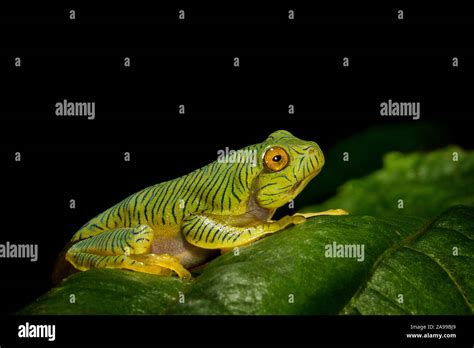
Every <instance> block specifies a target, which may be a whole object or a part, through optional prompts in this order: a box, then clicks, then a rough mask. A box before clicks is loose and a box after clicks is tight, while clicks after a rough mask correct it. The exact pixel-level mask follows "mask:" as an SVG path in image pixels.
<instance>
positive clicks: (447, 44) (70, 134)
mask: <svg viewBox="0 0 474 348" xmlns="http://www.w3.org/2000/svg"><path fill="white" fill-rule="evenodd" d="M70 9H74V10H75V11H76V19H75V20H69V18H68V14H69V10H70ZM179 9H184V10H185V11H186V19H185V20H184V21H180V20H178V16H177V14H178V10H179ZM289 9H293V10H295V14H296V18H295V20H293V21H289V20H288V18H287V15H288V10H289ZM398 9H402V10H404V15H405V19H404V20H402V21H400V20H398V19H397V10H398ZM473 32H474V14H473V12H472V11H470V10H468V9H467V8H463V7H458V6H454V5H447V4H446V3H445V4H443V5H442V6H438V5H434V4H430V5H424V6H421V5H419V6H418V7H415V6H413V5H408V4H401V3H397V4H395V3H394V2H392V3H388V2H383V4H379V5H375V6H374V5H373V4H371V5H370V6H369V4H367V5H361V4H352V5H351V4H343V3H339V2H334V3H333V5H329V4H327V3H325V4H324V5H323V4H318V5H313V6H308V5H303V4H292V3H286V4H283V3H282V4H275V3H271V2H266V3H264V2H262V3H259V4H251V5H250V4H240V3H232V4H227V5H224V4H223V3H222V2H221V3H217V2H215V3H210V2H208V3H206V4H199V5H198V4H187V3H184V2H176V3H172V4H171V3H170V2H166V3H164V4H161V3H160V2H158V3H157V4H155V5H154V6H153V7H152V6H151V5H150V4H148V5H145V4H140V3H133V2H130V3H128V4H120V3H116V2H105V3H102V5H101V6H100V7H99V6H98V5H97V4H94V5H85V4H79V3H66V2H64V3H63V4H62V5H58V6H55V5H47V4H44V3H43V2H41V4H36V5H25V4H23V3H21V4H19V5H16V6H15V5H11V4H9V5H8V6H7V5H6V4H5V3H4V2H3V3H1V4H0V39H1V41H0V45H1V46H0V85H1V86H2V88H1V91H0V156H1V157H0V163H1V164H0V168H1V171H2V175H1V178H2V197H1V198H2V202H3V205H2V210H1V211H2V215H1V216H2V221H3V226H2V228H1V232H0V242H1V243H4V242H5V241H10V242H13V243H37V244H38V245H39V261H38V262H36V263H31V262H29V261H28V260H13V259H10V260H9V259H2V260H0V269H1V285H0V287H1V290H2V301H1V306H0V313H2V314H3V315H4V318H7V317H6V316H5V315H7V314H9V313H13V312H14V311H16V310H18V309H20V308H21V307H22V306H23V305H25V304H26V303H28V302H30V301H32V300H33V299H35V298H36V297H38V296H39V295H41V294H42V293H44V292H45V291H47V290H48V289H49V288H50V287H51V283H50V273H51V270H52V267H53V262H54V259H55V257H56V255H57V253H58V252H59V251H60V249H61V248H62V247H63V246H64V244H65V243H66V242H67V241H68V240H69V239H70V237H71V236H72V235H73V233H74V232H75V231H76V230H77V229H78V228H79V227H80V226H81V225H82V224H84V223H85V222H86V221H87V220H88V219H89V218H91V217H93V216H94V215H96V214H97V213H99V212H101V211H103V210H105V209H107V208H108V207H110V206H111V205H113V204H114V203H116V202H118V201H119V200H121V199H122V198H124V197H126V196H128V195H129V194H131V193H134V192H136V191H137V190H139V189H141V188H144V187H146V186H149V185H153V184H155V183H158V182H160V181H164V180H168V179H172V178H175V177H177V176H180V175H184V174H187V173H188V172H190V171H192V170H194V169H196V168H198V167H200V166H203V165H206V164H208V163H210V162H211V161H213V160H215V159H216V156H217V150H219V149H223V148H225V147H226V146H228V147H229V148H234V149H235V148H239V147H242V146H245V145H248V144H251V143H256V142H260V141H263V140H264V139H265V138H266V137H267V136H268V134H269V133H271V132H272V131H274V130H277V129H287V130H289V131H291V132H292V133H294V134H295V135H296V136H298V137H300V138H302V139H308V140H315V141H317V142H318V143H319V144H320V145H321V147H322V148H323V151H324V149H325V148H330V147H331V146H332V145H334V144H336V143H337V142H338V141H339V140H341V139H344V138H346V137H347V136H349V135H351V134H355V133H357V132H359V131H361V130H363V129H366V128H367V127H370V126H372V125H379V124H383V123H387V124H390V123H411V122H419V123H427V124H428V123H430V124H431V123H433V122H434V123H437V124H440V125H442V126H443V127H445V128H446V130H447V131H448V132H450V136H451V138H450V139H451V140H452V143H457V144H460V145H462V146H464V147H465V148H472V147H473V141H472V136H471V129H472V128H471V129H470V126H469V123H468V122H469V120H470V118H471V117H472V116H473V105H472V101H473V97H472V91H473V89H472V81H474V79H473V77H474V49H473V40H472V33H473ZM454 56H456V57H458V58H459V63H460V66H459V67H457V68H453V67H452V57H454ZM15 57H21V59H22V66H21V68H16V67H14V58H15ZM124 57H130V58H131V67H129V68H126V67H124V66H123V59H124ZM234 57H239V58H240V67H239V68H235V67H234V66H233V58H234ZM343 57H349V58H350V67H348V68H346V67H343V66H342V59H343ZM63 99H67V100H68V101H73V102H74V101H81V102H82V101H90V102H95V103H96V119H95V120H87V119H85V118H77V117H76V118H74V117H57V116H55V113H54V111H55V106H54V105H55V104H56V103H57V102H61V101H62V100H63ZM388 99H392V100H395V101H409V102H411V101H413V102H421V119H420V120H418V121H414V120H411V119H410V118H403V117H398V118H390V119H387V118H382V117H381V116H380V103H381V102H383V101H387V100H388ZM180 104H184V105H185V107H186V114H185V115H180V114H179V113H178V105H180ZM289 104H293V105H295V114H294V115H289V114H288V112H287V110H288V105H289ZM399 141H400V142H403V141H404V140H403V139H399ZM16 151H20V152H21V153H22V161H21V162H19V163H18V162H15V161H14V153H15V152H16ZM125 151H129V152H130V153H131V162H124V161H123V153H124V152H125ZM367 151H370V148H368V149H367ZM70 199H75V200H76V205H77V208H76V209H74V210H71V209H69V200H70ZM76 320H80V318H79V319H76ZM87 320H89V321H90V320H100V319H91V318H88V319H87ZM117 320H118V319H117ZM128 320H130V319H128ZM253 320H255V319H253ZM347 320H352V319H347ZM357 320H358V319H357ZM400 320H405V319H400ZM144 322H145V323H148V324H150V322H149V321H148V322H147V321H144ZM377 322H378V321H374V323H373V325H377V324H376V323H377ZM103 323H104V321H101V325H102V324H103ZM144 325H146V324H144ZM236 325H237V324H236ZM242 325H245V324H244V322H242ZM302 325H303V324H302ZM304 325H310V324H309V323H308V322H307V321H306V322H305V323H304ZM334 325H337V324H336V323H334ZM341 325H345V326H344V327H340V329H341V330H350V325H347V323H346V324H341ZM359 326H361V325H359ZM403 327H404V326H403ZM360 329H361V330H363V329H362V328H360ZM367 330H368V329H367V328H366V331H367ZM395 331H396V330H395ZM395 331H394V335H393V337H392V338H391V339H393V340H394V341H395V342H396V341H397V340H399V339H400V337H401V336H400V335H399V333H396V332H395ZM366 334H367V332H366ZM374 334H375V335H376V334H377V330H374ZM299 339H302V340H305V339H307V340H310V338H309V337H304V335H303V334H301V333H300V335H299ZM311 339H312V338H311ZM388 339H390V337H388ZM1 343H2V342H1V341H0V344H1Z"/></svg>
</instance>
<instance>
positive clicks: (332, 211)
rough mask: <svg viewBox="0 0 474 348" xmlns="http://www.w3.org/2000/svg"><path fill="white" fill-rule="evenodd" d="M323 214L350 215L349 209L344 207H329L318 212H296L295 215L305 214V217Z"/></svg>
mask: <svg viewBox="0 0 474 348" xmlns="http://www.w3.org/2000/svg"><path fill="white" fill-rule="evenodd" d="M321 215H349V213H348V212H347V211H345V210H344V209H329V210H325V211H320V212H317V213H296V214H294V215H293V216H304V217H305V218H307V219H308V218H311V217H314V216H321Z"/></svg>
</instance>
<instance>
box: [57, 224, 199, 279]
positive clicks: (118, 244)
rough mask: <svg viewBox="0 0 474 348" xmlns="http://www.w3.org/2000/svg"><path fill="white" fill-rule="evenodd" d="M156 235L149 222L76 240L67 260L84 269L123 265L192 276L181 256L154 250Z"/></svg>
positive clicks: (127, 267)
mask: <svg viewBox="0 0 474 348" xmlns="http://www.w3.org/2000/svg"><path fill="white" fill-rule="evenodd" d="M154 236H155V234H154V231H153V229H152V228H151V227H149V226H147V225H137V226H135V227H133V228H117V229H112V230H110V231H106V232H103V233H101V234H99V235H97V236H94V237H91V238H88V239H84V240H82V241H80V242H77V243H76V244H74V245H73V246H72V247H71V248H70V249H69V250H68V252H67V254H66V260H67V261H69V262H70V263H71V264H72V265H73V266H74V267H75V268H77V269H78V270H80V271H87V270H89V269H91V268H121V269H130V270H134V271H138V272H144V273H151V274H157V275H171V273H172V271H174V272H176V273H177V274H178V275H179V277H180V278H189V277H190V276H191V274H190V273H189V272H188V271H187V270H186V269H185V268H184V267H183V266H182V265H181V263H180V262H179V260H178V259H177V258H175V257H173V256H171V255H168V254H153V253H151V246H152V242H153V239H154Z"/></svg>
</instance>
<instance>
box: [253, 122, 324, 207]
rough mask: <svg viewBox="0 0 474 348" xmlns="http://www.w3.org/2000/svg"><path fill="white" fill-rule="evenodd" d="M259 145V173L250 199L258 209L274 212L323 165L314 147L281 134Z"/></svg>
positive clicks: (318, 151)
mask: <svg viewBox="0 0 474 348" xmlns="http://www.w3.org/2000/svg"><path fill="white" fill-rule="evenodd" d="M261 145H262V146H261V148H260V151H259V154H258V155H259V156H258V158H259V160H260V161H261V163H260V166H259V167H260V168H261V171H260V173H259V175H258V176H257V178H256V180H255V181H254V187H253V193H254V199H255V201H256V203H257V204H258V205H259V206H260V207H261V208H265V209H276V208H279V207H281V206H283V205H285V204H287V203H288V202H289V201H290V200H292V199H294V198H295V197H296V196H297V195H298V194H299V193H300V192H301V191H303V189H304V188H305V187H306V185H307V184H308V183H309V182H310V181H311V179H313V178H314V177H315V176H316V175H318V174H319V172H320V171H321V169H322V167H323V165H324V155H323V153H322V151H321V149H320V148H319V145H318V144H316V143H315V142H313V141H305V140H301V139H298V138H296V137H294V136H293V135H292V134H291V133H290V132H287V131H284V130H279V131H276V132H274V133H272V134H271V135H270V136H269V137H268V139H267V140H265V142H263V143H262V144H261Z"/></svg>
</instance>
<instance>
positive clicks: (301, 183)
mask: <svg viewBox="0 0 474 348" xmlns="http://www.w3.org/2000/svg"><path fill="white" fill-rule="evenodd" d="M321 169H322V168H319V169H318V170H316V171H315V172H314V173H312V174H310V175H308V176H307V177H306V178H304V179H301V180H299V181H297V182H296V184H294V185H293V187H292V188H291V189H290V194H291V195H292V196H293V197H295V196H296V195H298V194H299V193H300V192H301V191H303V189H304V188H305V187H306V185H308V183H309V182H310V181H311V180H313V179H314V177H315V176H316V175H318V174H319V173H320V172H321Z"/></svg>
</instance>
